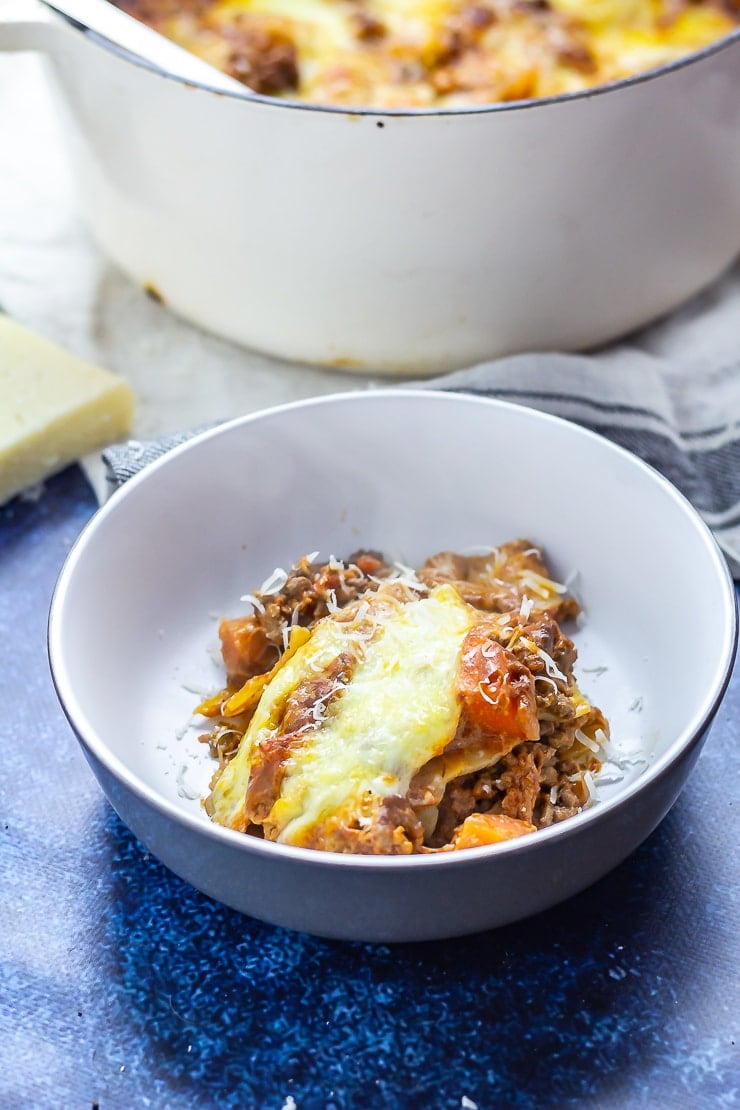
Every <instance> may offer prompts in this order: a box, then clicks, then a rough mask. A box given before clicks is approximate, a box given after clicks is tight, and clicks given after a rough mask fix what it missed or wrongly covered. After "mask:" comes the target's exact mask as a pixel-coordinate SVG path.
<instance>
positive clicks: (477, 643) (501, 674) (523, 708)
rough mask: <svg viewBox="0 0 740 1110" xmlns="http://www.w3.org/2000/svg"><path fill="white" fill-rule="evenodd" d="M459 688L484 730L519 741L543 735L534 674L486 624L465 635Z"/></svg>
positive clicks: (466, 703) (475, 722)
mask: <svg viewBox="0 0 740 1110" xmlns="http://www.w3.org/2000/svg"><path fill="white" fill-rule="evenodd" d="M458 690H459V693H460V697H461V698H462V701H463V705H464V707H465V709H466V710H467V713H468V716H469V718H470V719H471V721H472V722H473V723H474V724H475V725H477V726H478V728H480V730H481V731H482V732H484V733H486V734H488V735H494V736H502V737H507V738H508V739H510V740H516V741H520V740H537V739H538V738H539V735H540V726H539V721H538V720H537V701H536V697H535V690H534V677H533V676H532V673H531V671H530V670H529V669H528V668H527V667H525V666H524V664H523V663H520V662H519V660H518V659H517V658H516V657H515V656H514V655H512V654H511V652H509V651H506V649H505V648H503V647H501V644H499V643H498V642H497V641H496V640H494V639H492V638H491V635H490V633H489V631H488V629H487V628H486V627H485V626H484V625H483V626H481V625H478V626H476V627H475V628H472V629H471V630H470V632H469V633H468V634H467V636H466V637H465V641H464V643H463V650H462V659H461V662H460V672H459V681H458Z"/></svg>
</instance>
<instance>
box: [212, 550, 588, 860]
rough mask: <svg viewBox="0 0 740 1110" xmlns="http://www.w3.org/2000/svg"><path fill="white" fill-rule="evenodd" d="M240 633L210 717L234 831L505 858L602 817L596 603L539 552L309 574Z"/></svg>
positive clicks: (307, 566) (220, 812) (323, 566)
mask: <svg viewBox="0 0 740 1110" xmlns="http://www.w3.org/2000/svg"><path fill="white" fill-rule="evenodd" d="M247 597H248V600H249V601H250V602H251V606H252V609H253V612H252V613H251V614H250V615H248V616H245V617H241V618H237V619H234V620H224V621H222V622H221V625H220V638H221V646H222V655H223V660H224V664H225V668H226V672H227V685H226V687H225V688H224V689H223V690H221V691H220V692H219V693H218V694H216V695H214V696H213V697H211V698H209V699H207V700H206V701H204V702H203V703H202V704H201V705H200V706H198V710H197V711H198V712H199V713H200V714H202V715H204V716H206V717H208V718H210V719H211V723H212V727H211V729H210V731H209V732H207V733H206V734H204V735H203V736H202V737H201V739H202V740H204V741H205V742H207V743H208V744H209V746H210V750H211V753H212V755H213V756H214V757H215V758H216V759H217V760H218V768H217V770H216V772H215V774H214V777H213V781H212V783H211V791H210V794H209V795H208V797H207V799H206V801H205V807H206V810H207V812H208V814H209V815H210V816H211V818H212V819H213V820H214V821H215V822H217V823H219V824H221V825H224V826H226V827H228V828H231V829H235V830H237V831H240V832H244V833H249V834H253V835H256V836H260V837H264V838H265V839H267V840H272V841H278V842H280V843H284V844H292V845H296V846H299V847H305V848H316V849H323V850H327V851H334V852H350V853H365V854H408V853H412V852H417V853H418V852H435V851H449V850H454V849H459V848H469V847H476V846H479V845H484V844H492V843H496V842H499V841H502V840H507V839H509V838H511V837H515V836H521V835H524V834H528V833H532V832H534V831H536V830H537V829H541V828H545V827H547V826H548V825H551V824H553V823H554V822H559V821H562V820H565V819H567V818H569V817H571V816H573V815H574V814H576V813H578V812H579V811H580V810H581V809H582V808H583V807H584V806H586V805H587V804H588V802H589V799H590V794H591V776H592V775H593V774H594V773H596V772H597V771H598V769H599V767H600V759H599V753H600V746H601V744H602V742H603V741H605V740H606V737H607V733H608V726H607V722H606V720H605V718H604V716H603V714H602V713H601V711H600V710H599V709H598V708H596V707H595V706H593V705H591V704H590V703H589V701H588V700H587V699H586V698H585V697H584V695H583V694H582V693H581V691H580V690H579V688H578V686H577V684H576V681H575V679H574V677H573V665H574V662H575V659H576V650H575V648H574V645H573V642H572V641H571V640H570V639H569V638H568V636H566V635H565V634H564V633H563V631H562V629H561V627H560V622H561V621H565V620H568V619H571V618H574V617H575V616H576V615H577V613H578V605H577V603H576V601H575V600H574V599H573V598H572V597H570V596H569V595H568V593H567V591H566V589H565V587H563V586H562V585H560V584H559V583H557V582H555V581H553V579H552V578H551V577H550V573H549V571H548V568H547V566H546V565H545V563H544V561H543V557H542V555H541V553H540V551H539V550H538V549H537V548H535V547H534V546H533V545H532V544H531V543H530V542H529V541H527V540H518V541H514V542H511V543H507V544H504V545H502V546H501V547H498V548H496V549H494V550H492V551H490V552H488V553H486V554H483V555H475V556H463V555H457V554H452V553H450V552H442V553H440V554H438V555H436V556H434V557H432V558H430V559H429V560H427V562H426V563H425V565H424V566H423V567H421V568H420V569H419V570H417V571H416V572H414V571H413V570H410V569H409V568H407V567H403V566H400V565H399V564H390V563H389V562H387V561H386V560H385V559H384V558H383V557H382V556H380V555H378V554H376V553H373V552H368V551H363V552H358V553H356V554H355V555H353V556H350V557H349V558H348V559H347V560H346V561H339V560H336V559H334V558H331V559H330V560H329V561H328V562H323V563H322V562H320V561H318V559H317V556H316V555H313V556H306V557H305V558H303V559H301V560H300V561H299V562H298V563H297V564H296V565H295V566H294V567H292V568H291V570H290V571H289V572H284V571H276V572H275V574H274V575H273V576H272V577H271V579H270V580H268V581H267V582H266V583H264V584H263V586H262V588H261V589H260V590H259V591H257V592H256V593H255V594H252V595H247Z"/></svg>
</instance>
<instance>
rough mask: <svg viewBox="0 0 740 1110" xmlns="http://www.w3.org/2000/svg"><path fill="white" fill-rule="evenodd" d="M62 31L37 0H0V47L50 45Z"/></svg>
mask: <svg viewBox="0 0 740 1110" xmlns="http://www.w3.org/2000/svg"><path fill="white" fill-rule="evenodd" d="M62 31H63V25H62V23H61V22H59V21H57V20H55V19H54V18H53V17H52V16H51V15H50V14H49V10H48V8H45V7H44V6H43V4H40V3H38V0H0V51H6V52H10V51H18V50H47V49H51V48H52V46H53V44H54V43H55V42H58V41H59V35H60V32H62Z"/></svg>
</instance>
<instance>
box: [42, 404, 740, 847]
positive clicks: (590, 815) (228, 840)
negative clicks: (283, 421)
mask: <svg viewBox="0 0 740 1110" xmlns="http://www.w3.org/2000/svg"><path fill="white" fill-rule="evenodd" d="M399 396H401V397H416V398H420V397H423V398H426V399H429V400H431V401H432V402H433V403H439V402H445V403H449V402H450V401H453V402H454V403H455V404H461V405H465V404H472V405H474V406H476V407H478V406H480V405H484V406H490V407H493V408H495V409H505V410H512V411H514V412H517V413H522V412H524V413H526V414H528V415H529V417H530V418H533V419H535V420H543V421H545V422H549V423H554V424H557V425H564V426H566V427H567V428H568V429H569V430H570V432H571V433H572V434H574V435H578V436H582V437H585V438H586V439H592V440H597V441H598V442H599V444H600V446H601V448H602V449H604V450H606V451H608V452H610V453H614V454H616V455H619V456H622V457H624V458H627V459H629V460H631V462H632V464H633V465H635V466H637V467H638V469H641V470H642V471H643V472H644V473H645V474H647V475H649V476H650V477H651V479H652V480H653V481H656V482H658V483H659V484H660V485H661V486H662V487H663V489H664V490H665V492H666V494H667V495H668V496H670V497H671V498H672V499H673V500H674V501H675V502H676V503H677V504H678V505H679V506H680V507H681V508H682V510H683V512H684V513H685V514H686V515H688V516H689V517H690V518H691V519H692V520H693V522H694V525H695V526H696V527H697V528H698V529H699V531H700V532H701V533H702V535H703V538H704V542H705V545H706V548H707V553H708V555H710V557H711V559H712V562H713V563H714V566H715V570H716V571H717V573H718V574H719V577H720V579H721V580H722V586H723V591H724V593H725V602H726V604H725V606H724V610H725V614H726V618H727V619H726V621H725V622H723V623H725V627H724V629H723V639H724V650H723V656H724V669H723V671H722V673H721V677H719V680H718V682H717V683H716V686H715V692H714V694H713V695H712V697H711V699H710V701H709V703H708V704H707V705H706V706H705V707H704V709H703V711H702V712H701V714H700V716H699V719H698V720H697V721H696V722H694V723H692V724H691V725H690V726H689V727H688V728H686V729H684V730H683V731H682V732H681V733H680V734H679V736H678V737H677V738H676V739H675V740H674V741H673V743H672V744H671V745H670V747H669V748H668V750H667V751H666V752H664V753H663V755H662V756H661V757H660V758H659V759H658V760H657V761H656V762H655V764H654V765H653V766H651V767H650V768H649V769H648V770H647V771H645V772H644V773H643V774H642V775H641V776H639V777H638V778H637V779H635V781H634V782H633V783H631V784H630V785H629V786H628V787H626V788H625V790H624V792H622V793H619V794H618V795H617V796H615V797H614V798H611V799H610V800H609V801H605V802H599V803H597V804H596V805H595V806H593V807H591V808H589V809H585V810H583V811H582V812H581V813H579V814H577V815H576V816H575V817H571V818H569V819H568V820H567V821H564V822H562V823H560V824H558V825H554V826H551V827H550V828H548V829H539V830H538V831H537V834H536V836H535V837H534V838H530V837H519V838H515V839H513V840H509V841H505V842H504V843H502V844H497V845H493V846H486V847H481V848H468V849H466V850H465V851H464V852H449V853H440V854H437V855H411V856H390V857H389V856H355V855H343V854H341V853H338V852H322V851H317V850H315V849H311V848H298V847H294V846H293V845H290V844H278V843H273V842H271V841H265V840H260V839H259V838H257V837H250V836H248V835H246V834H245V833H238V832H235V831H234V830H233V829H226V828H224V827H223V826H221V825H216V824H214V823H213V822H211V821H204V820H202V819H200V817H196V816H195V815H194V814H191V813H189V812H186V811H185V810H182V809H180V808H179V807H178V806H176V805H175V804H174V803H173V802H170V801H168V800H167V799H166V798H163V797H161V795H159V794H158V793H157V792H156V790H154V789H153V788H152V787H150V786H147V785H146V784H145V783H143V782H142V781H141V780H140V779H139V778H138V777H137V776H136V775H134V774H133V773H132V772H131V771H130V770H129V769H128V767H127V766H126V765H125V763H123V762H122V761H121V760H120V759H119V758H118V757H117V756H113V755H111V753H110V751H109V750H108V748H107V746H106V745H105V743H104V741H103V740H101V739H100V737H99V736H98V735H97V733H96V732H95V731H94V730H93V729H91V728H90V729H87V728H85V727H83V724H78V723H77V721H76V720H75V715H74V713H73V711H72V709H71V708H70V706H69V705H68V704H67V701H66V699H65V696H64V693H63V691H62V689H61V686H62V685H63V682H62V678H60V675H61V676H63V675H64V671H65V668H64V664H63V662H62V661H61V660H57V662H56V663H55V657H56V655H57V652H56V650H55V647H54V641H55V638H56V631H55V630H56V628H57V619H58V618H57V614H58V612H59V609H60V607H61V605H62V598H63V595H64V592H65V590H66V582H67V579H68V578H69V577H70V576H71V574H72V573H73V571H74V566H75V563H76V562H77V559H78V558H79V555H80V552H81V551H82V549H83V547H84V546H85V544H86V542H87V537H88V536H89V535H91V534H93V533H94V531H95V530H96V528H97V525H98V522H99V521H100V520H102V519H104V518H105V517H106V516H108V515H109V513H110V512H111V511H113V510H114V509H115V505H116V504H117V503H118V502H119V501H120V498H125V497H127V496H130V495H131V493H132V492H135V490H136V488H137V487H138V485H139V484H140V483H141V482H144V481H146V480H147V479H148V477H149V476H150V475H151V474H152V473H153V472H155V471H156V470H158V469H161V468H163V467H166V466H168V465H171V463H172V461H173V460H176V459H177V456H178V455H180V454H183V453H185V452H186V451H190V450H192V449H193V448H195V449H197V446H198V444H199V443H201V442H203V441H205V440H209V439H215V438H217V437H218V436H219V435H221V434H223V433H224V432H228V431H229V430H231V429H233V428H236V427H241V426H245V425H249V424H251V423H253V422H255V421H259V420H263V419H270V418H273V417H275V416H279V415H280V414H282V413H284V412H288V411H291V410H296V409H304V408H312V407H314V406H316V405H321V406H323V405H327V404H336V403H340V404H343V403H347V402H350V403H352V404H362V403H367V402H368V401H371V400H373V399H377V398H381V399H393V398H397V397H399ZM737 647H738V611H737V602H736V598H735V587H734V583H733V580H732V577H731V575H730V571H729V568H728V566H727V562H726V560H725V558H724V556H723V554H722V552H721V551H720V548H719V546H718V544H717V541H716V540H715V538H714V536H713V535H712V533H711V531H710V529H709V528H708V526H707V525H706V524H705V523H704V521H703V520H702V519H701V517H700V516H699V514H698V513H697V511H696V510H695V509H694V507H693V505H691V503H690V502H689V501H688V499H687V498H686V497H684V495H683V494H682V493H681V492H680V491H679V490H678V489H676V487H675V486H674V485H673V483H672V482H670V481H669V480H668V479H667V478H665V477H664V476H663V475H662V474H661V473H660V472H659V471H657V470H655V468H654V467H652V466H650V464H649V463H646V462H644V461H643V460H642V459H640V458H638V457H637V456H636V455H633V454H632V453H631V452H629V451H627V450H625V449H624V448H622V447H619V446H618V445H617V444H614V443H612V442H611V441H610V440H608V439H606V438H605V437H603V436H600V435H598V434H597V433H596V432H592V431H590V430H589V429H587V428H583V427H581V426H580V425H578V424H573V423H571V422H570V421H568V420H565V419H563V418H562V417H559V416H553V415H552V414H550V413H544V412H541V411H540V410H538V409H530V408H527V407H526V406H523V405H517V404H515V403H513V402H511V401H500V400H498V399H495V398H484V397H476V396H470V395H466V394H464V393H446V392H444V391H442V390H426V389H424V390H421V389H419V390H417V389H399V390H385V389H378V390H372V391H370V392H367V393H365V392H362V393H360V392H350V393H334V394H327V395H324V396H321V397H310V398H307V399H304V400H300V401H292V402H289V403H287V404H282V405H274V406H272V407H270V408H267V409H261V410H260V411H258V412H253V413H248V414H247V415H246V416H240V417H237V418H235V419H233V420H228V421H225V422H224V423H222V424H219V425H218V426H217V427H215V428H209V429H207V430H206V431H203V432H200V433H198V434H197V435H195V436H193V438H192V439H189V440H187V441H186V442H185V443H181V444H179V445H178V446H177V447H174V448H172V450H170V451H168V452H167V454H165V455H163V456H161V457H160V458H159V459H156V460H155V461H154V462H152V463H151V464H149V465H148V466H147V467H146V468H145V469H144V470H143V471H141V472H140V473H139V474H137V475H136V476H135V477H133V478H130V479H129V480H128V481H127V482H126V484H125V485H124V486H123V487H121V488H120V489H119V490H117V491H116V492H115V494H114V495H113V496H112V498H111V500H110V501H108V502H107V503H106V504H105V505H104V506H102V508H100V509H99V510H98V511H97V512H96V513H95V514H94V516H93V517H92V518H91V519H90V520H89V521H88V523H87V524H86V525H85V527H84V528H83V530H82V531H81V533H80V535H79V536H78V538H77V540H76V541H75V543H74V544H73V546H72V548H71V549H70V551H69V553H68V555H67V558H66V559H65V562H64V565H63V567H62V570H61V572H60V574H59V577H58V579H57V582H56V585H55V587H54V591H53V594H52V599H51V605H50V609H49V620H48V625H47V649H48V656H49V663H50V669H51V676H52V681H53V684H54V688H55V690H56V694H57V697H58V699H59V702H60V704H61V706H62V709H63V711H64V714H65V716H66V718H67V721H68V722H69V724H70V727H71V728H72V730H73V732H74V733H75V735H76V736H77V738H78V740H79V741H80V743H81V744H83V745H84V747H85V748H86V749H87V750H88V751H89V752H90V753H91V754H92V755H93V756H94V757H95V759H96V760H97V761H98V762H100V763H101V764H102V765H103V766H104V767H105V768H106V770H107V771H108V772H109V773H110V774H111V775H112V776H113V777H114V778H116V779H117V780H118V781H120V782H122V783H123V784H124V785H125V786H126V788H127V789H128V790H129V791H130V792H132V793H134V794H136V795H137V797H139V798H140V799H141V800H142V801H144V802H146V803H147V804H148V805H149V806H151V807H152V808H154V809H155V810H157V811H158V812H159V813H160V815H163V816H166V817H168V818H169V819H171V820H173V821H174V822H175V823H176V824H184V825H186V826H188V827H189V828H190V829H191V830H192V831H194V832H200V833H202V834H203V835H205V836H208V837H209V838H212V839H215V840H216V841H217V842H224V843H225V844H231V845H232V846H241V848H242V849H243V850H244V851H246V852H247V853H250V852H257V853H260V854H261V853H267V855H268V856H270V855H272V854H274V853H275V852H277V853H278V854H279V855H280V857H281V858H286V859H287V858H290V859H293V860H294V861H296V862H298V861H300V862H303V863H306V864H310V865H313V866H324V867H327V866H331V867H337V866H340V867H349V868H355V869H357V868H359V869H365V868H370V869H377V868H380V869H385V868H389V867H390V868H393V869H396V868H404V869H408V868H410V867H414V868H415V867H449V866H456V867H462V866H465V864H466V862H467V863H470V864H472V863H474V862H475V861H479V860H480V859H481V857H482V856H489V857H494V856H498V855H500V854H501V853H509V852H518V851H526V850H528V849H529V850H531V849H532V848H535V847H536V845H537V844H542V843H544V842H545V841H549V840H550V839H552V838H553V837H557V838H558V839H569V838H570V837H571V836H575V835H577V833H578V832H579V830H580V829H581V828H583V827H584V825H586V826H587V825H592V824H596V823H598V822H599V821H601V820H604V819H606V818H607V816H608V815H609V814H610V813H611V811H612V810H613V809H616V808H617V807H619V806H622V805H623V804H624V803H625V802H626V801H627V800H628V799H629V798H631V797H632V796H633V795H634V794H636V793H639V792H640V791H641V790H643V789H644V788H645V786H647V785H648V784H649V783H652V782H654V781H657V780H658V779H660V778H662V777H663V776H664V775H665V774H667V773H668V772H669V771H670V769H671V767H672V766H673V764H674V763H675V762H676V761H677V760H679V759H680V758H681V757H682V756H683V755H684V754H685V753H686V752H688V751H689V750H690V749H691V748H692V747H693V746H694V745H695V744H696V743H698V742H699V740H700V739H701V737H702V736H703V735H704V734H705V732H706V731H707V729H708V728H709V726H710V725H711V723H712V721H713V719H714V717H715V715H716V713H717V710H718V709H719V706H720V704H721V702H722V699H723V698H724V695H725V693H726V691H727V687H728V685H729V682H730V677H731V674H732V668H733V665H734V661H735V656H736V653H737ZM79 716H80V717H82V718H84V714H82V713H81V714H79ZM83 723H84V724H86V723H87V722H86V721H84V722H83Z"/></svg>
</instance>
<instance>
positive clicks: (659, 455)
mask: <svg viewBox="0 0 740 1110" xmlns="http://www.w3.org/2000/svg"><path fill="white" fill-rule="evenodd" d="M739 338H740V266H737V267H735V269H734V270H732V271H731V272H730V273H729V274H728V275H726V276H725V277H724V278H723V279H722V280H721V281H719V282H717V283H715V285H714V286H712V287H711V288H710V289H709V290H708V291H707V292H705V293H702V294H700V295H699V296H697V297H695V298H693V300H691V301H690V302H689V303H688V304H687V305H686V306H684V307H683V308H682V309H680V310H678V311H677V312H675V313H674V314H673V315H672V316H669V317H667V318H666V319H665V320H663V321H661V322H660V323H658V324H654V325H652V326H651V327H649V328H646V329H644V330H643V331H641V332H639V333H636V334H634V335H633V336H630V337H629V338H628V339H627V340H625V341H622V342H620V343H615V344H613V345H610V346H609V347H605V348H602V349H600V350H598V351H595V352H591V353H588V354H563V353H558V352H543V353H532V354H520V355H512V356H509V357H507V358H501V359H497V360H495V361H493V362H488V363H483V364H481V365H479V366H475V367H472V368H469V369H465V370H459V371H457V372H455V373H453V374H447V375H445V376H444V377H441V378H432V379H429V380H427V381H425V382H419V381H418V380H417V381H414V382H412V383H408V384H407V383H404V385H405V386H406V387H407V388H408V387H411V388H414V389H427V388H431V389H448V390H453V391H460V392H464V393H473V394H477V395H479V396H483V397H494V398H500V399H502V400H505V401H511V402H515V403H518V404H522V405H527V406H529V407H531V408H535V409H541V410H543V411H545V412H550V413H553V414H554V415H556V416H561V417H564V418H565V419H567V420H572V421H573V422H574V423H576V424H581V425H582V426H583V427H586V428H590V429H591V430H592V431H595V432H597V433H599V434H600V435H603V436H606V438H608V439H610V440H612V441H613V442H615V443H617V444H619V445H621V446H622V447H625V448H627V449H628V450H629V451H632V452H633V453H634V454H635V455H638V456H639V457H640V458H642V459H644V460H645V461H646V462H648V463H650V464H651V465H652V466H654V467H655V469H656V470H658V471H660V472H661V473H662V474H664V475H665V476H666V477H667V478H668V479H670V481H672V482H673V483H674V485H676V486H677V487H678V489H679V490H681V492H682V493H683V494H684V495H685V496H686V497H687V498H688V499H689V501H691V503H692V504H693V505H694V507H695V508H696V509H697V510H698V512H699V513H700V514H701V515H702V517H703V518H704V520H705V521H706V523H707V524H708V525H709V527H710V528H711V529H712V531H713V533H714V535H715V537H716V539H717V541H718V543H719V546H720V548H721V549H722V551H723V552H724V554H725V556H726V558H727V562H728V564H729V567H730V570H731V572H732V574H733V576H734V577H735V579H736V580H740V342H738V340H739ZM386 384H389V383H386ZM225 415H226V414H225ZM200 430H201V427H198V428H191V429H189V430H186V431H183V432H182V433H180V434H178V435H174V436H170V437H168V438H167V439H163V440H156V441H150V442H147V443H138V442H137V443H136V444H130V445H129V444H120V445H116V446H114V447H111V448H109V449H108V450H106V451H104V452H103V461H104V464H105V470H106V477H107V487H108V488H107V489H106V491H105V492H104V493H100V492H99V493H98V496H100V497H101V498H102V497H104V496H105V495H106V494H107V492H109V491H110V489H112V488H115V487H116V486H118V485H120V484H121V483H122V482H124V481H126V480H127V479H128V478H130V477H131V476H132V475H133V474H135V473H137V472H138V471H139V470H140V469H142V467H143V466H145V465H146V464H147V463H148V462H150V461H153V459H155V458H158V457H159V456H160V455H161V454H163V453H164V452H165V451H166V450H168V449H169V448H170V447H174V446H176V445H177V444H178V443H182V442H183V441H184V440H186V439H188V438H189V437H190V436H191V435H193V434H194V432H195V431H200Z"/></svg>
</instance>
